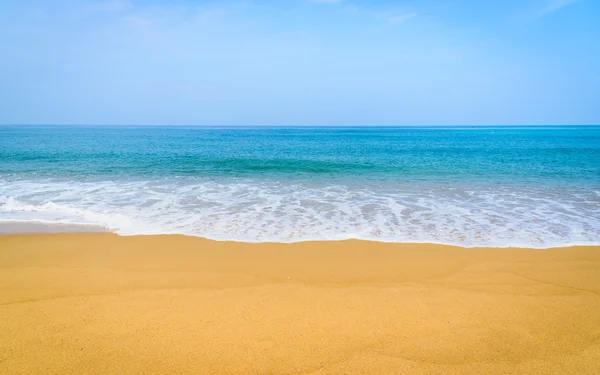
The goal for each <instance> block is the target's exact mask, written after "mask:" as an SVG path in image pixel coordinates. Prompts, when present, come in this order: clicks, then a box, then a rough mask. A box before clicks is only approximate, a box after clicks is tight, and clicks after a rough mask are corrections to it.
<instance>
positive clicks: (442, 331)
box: [0, 234, 600, 374]
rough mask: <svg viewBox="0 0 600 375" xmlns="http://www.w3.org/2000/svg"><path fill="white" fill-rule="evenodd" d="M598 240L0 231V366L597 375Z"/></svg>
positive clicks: (8, 369) (3, 369)
mask: <svg viewBox="0 0 600 375" xmlns="http://www.w3.org/2000/svg"><path fill="white" fill-rule="evenodd" d="M599 292H600V248H599V247H577V248H566V249H552V250H525V249H462V248H455V247H449V246H437V245H410V244H383V243H372V242H362V241H344V242H313V243H299V244H291V245H282V244H256V245H252V244H242V243H231V242H214V241H209V240H202V239H198V238H190V237H183V236H152V237H118V236H116V235H112V234H60V235H24V236H3V237H0V374H35V373H37V374H68V373H72V374H84V373H88V374H105V373H113V374H152V373H154V374H174V373H181V374H192V373H195V374H211V373H215V374H420V373H424V374H435V373H443V374H464V373H481V374H493V373H539V374H546V373H556V374H568V373H569V374H571V373H572V374H600V295H599Z"/></svg>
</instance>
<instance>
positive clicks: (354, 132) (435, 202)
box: [0, 126, 600, 247]
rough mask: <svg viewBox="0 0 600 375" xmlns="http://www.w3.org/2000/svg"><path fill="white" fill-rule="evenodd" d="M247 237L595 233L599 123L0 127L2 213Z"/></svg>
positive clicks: (599, 221) (509, 237)
mask: <svg viewBox="0 0 600 375" xmlns="http://www.w3.org/2000/svg"><path fill="white" fill-rule="evenodd" d="M1 220H4V221H10V220H34V221H48V222H67V223H86V224H98V225H102V226H105V227H107V228H109V229H111V230H114V231H117V232H119V233H123V234H134V233H184V234H190V235H198V236H204V237H210V238H218V239H236V240H243V241H265V240H269V241H294V240H305V239H340V238H369V239H381V240H385V241H412V242H442V243H453V244H459V245H466V246H471V245H490V246H512V245H525V246H535V247H545V246H555V245H569V244H583V243H600V127H598V126H569V127H451V128H450V127H436V128H430V127H398V128H389V127H385V128H380V127H359V128H354V127H349V128H334V127H317V128H266V127H265V128H260V127H257V128H237V127H233V128H207V127H117V126H93V127H90V126H0V221H1Z"/></svg>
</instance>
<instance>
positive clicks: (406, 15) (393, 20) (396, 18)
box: [385, 12, 418, 24]
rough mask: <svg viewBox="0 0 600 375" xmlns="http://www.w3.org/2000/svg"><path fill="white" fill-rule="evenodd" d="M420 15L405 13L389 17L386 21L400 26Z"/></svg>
mask: <svg viewBox="0 0 600 375" xmlns="http://www.w3.org/2000/svg"><path fill="white" fill-rule="evenodd" d="M417 15H418V13H416V12H413V13H404V14H395V15H387V16H386V17H385V19H386V20H387V21H388V22H389V23H392V24H400V23H403V22H406V21H408V20H409V19H411V18H414V17H416V16H417Z"/></svg>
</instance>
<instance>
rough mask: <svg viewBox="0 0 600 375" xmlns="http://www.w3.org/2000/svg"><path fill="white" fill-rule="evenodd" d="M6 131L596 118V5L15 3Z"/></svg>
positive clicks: (4, 13)
mask: <svg viewBox="0 0 600 375" xmlns="http://www.w3.org/2000/svg"><path fill="white" fill-rule="evenodd" d="M0 51H1V52H0V82H2V89H1V90H0V123H4V124H31V123H33V124H48V123H51V124H181V125H443V124H448V125H455V124H469V125H477V124H481V125H498V124H507V125H512V124H600V1H597V0H518V1H517V0H504V1H483V0H477V1H475V0H421V1H414V0H413V1H402V0H398V1H390V0H372V1H366V0H338V1H335V0H320V1H319V0H312V1H311V0H264V1H259V0H254V1H251V0H240V1H211V0H206V1H192V0H171V1H167V0H137V1H136V0H129V1H126V0H97V1H96V0H88V1H86V0H82V1H76V0H43V1H41V0H37V1H36V0H30V1H28V0H3V1H2V2H0Z"/></svg>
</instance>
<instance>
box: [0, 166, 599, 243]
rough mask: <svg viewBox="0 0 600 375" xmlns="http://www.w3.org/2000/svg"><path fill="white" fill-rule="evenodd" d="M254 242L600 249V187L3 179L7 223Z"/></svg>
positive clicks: (1, 211) (0, 212)
mask: <svg viewBox="0 0 600 375" xmlns="http://www.w3.org/2000/svg"><path fill="white" fill-rule="evenodd" d="M1 221H35V222H46V223H62V224H85V225H99V226H102V227H104V228H106V229H108V230H111V231H114V232H116V233H119V234H122V235H137V234H186V235H193V236H201V237H206V238H211V239H217V240H234V241H244V242H265V241H268V242H296V241H306V240H341V239H350V238H357V239H368V240H377V241H387V242H430V243H444V244H453V245H460V246H492V247H508V246H526V247H536V248H546V247H555V246H570V245H592V244H599V243H600V194H599V193H598V190H594V189H585V188H572V187H527V186H521V187H514V186H512V187H508V186H504V187H502V186H499V187H497V186H494V187H491V186H487V187H486V186H480V187H473V186H441V185H437V186H435V185H431V184H430V185H426V184H420V185H419V184H406V183H405V184H400V183H391V182H385V183H370V184H366V183H363V184H359V183H355V184H350V183H345V184H340V183H333V182H330V183H326V182H324V181H323V182H320V183H317V182H314V181H309V182H299V181H293V182H289V181H288V182H278V181H268V180H251V179H237V180H234V179H229V180H227V181H224V180H223V181H218V180H199V179H192V178H189V179H185V178H172V179H155V180H144V181H141V180H123V181H112V180H104V181H88V182H85V181H73V180H58V179H49V180H35V179H29V180H24V179H12V180H8V179H4V180H2V179H0V222H1Z"/></svg>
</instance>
